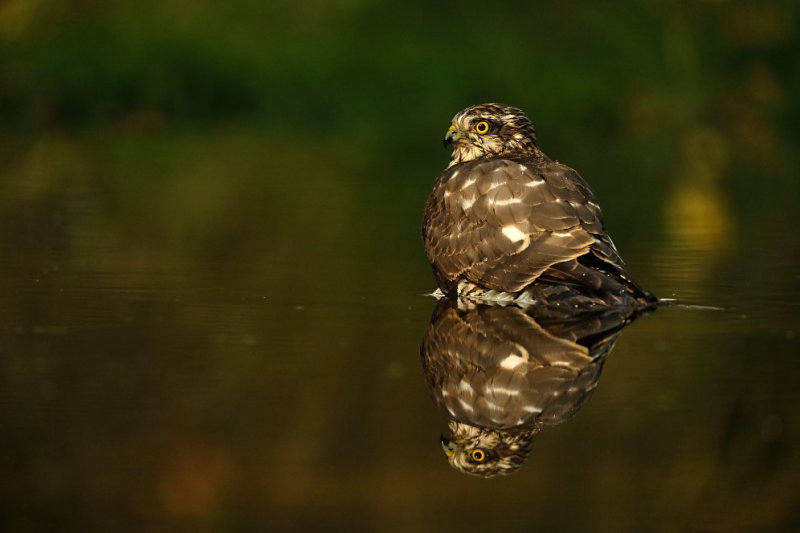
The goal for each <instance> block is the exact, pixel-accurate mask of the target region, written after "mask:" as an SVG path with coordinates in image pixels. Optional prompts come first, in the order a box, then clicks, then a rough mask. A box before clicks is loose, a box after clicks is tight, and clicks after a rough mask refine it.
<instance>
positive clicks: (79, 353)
mask: <svg viewBox="0 0 800 533" xmlns="http://www.w3.org/2000/svg"><path fill="white" fill-rule="evenodd" d="M249 138H250V136H249V135H239V134H237V133H235V132H234V133H232V134H228V135H227V136H226V135H222V136H220V137H218V138H216V139H214V141H213V142H214V143H215V144H214V148H213V150H207V148H208V146H205V145H204V144H203V143H205V142H208V141H204V140H198V138H193V137H191V136H190V137H189V138H180V139H179V140H177V141H176V140H174V139H173V140H167V141H165V140H163V139H161V140H156V141H152V142H151V141H142V140H136V139H133V140H132V139H129V138H126V137H125V135H122V136H120V138H118V139H116V140H114V141H113V142H112V141H108V140H106V139H94V138H93V139H88V140H87V139H84V140H69V139H65V138H59V137H55V138H47V139H39V140H36V141H32V142H30V143H23V142H18V143H16V144H14V146H13V148H14V150H13V151H9V153H14V154H15V155H14V156H6V159H7V161H6V163H7V165H6V176H5V178H4V181H3V183H2V185H0V195H1V196H2V198H1V199H0V202H1V203H0V254H1V255H0V358H1V361H2V362H1V363H0V364H1V365H2V366H0V424H2V428H3V429H2V433H3V436H2V438H1V439H0V446H1V447H2V454H0V491H2V504H0V505H1V506H2V507H1V509H2V511H1V512H0V520H1V523H0V525H2V528H3V529H4V530H9V531H35V530H47V531H53V530H61V529H76V530H82V531H115V530H142V529H145V530H150V529H155V530H174V529H175V528H179V529H186V530H191V531H212V530H213V531H216V530H287V529H288V530H292V529H294V530H296V529H303V528H307V529H332V528H343V529H345V530H347V529H349V530H365V529H366V530H385V531H434V530H437V531H438V530H441V529H442V528H447V529H458V528H466V529H468V530H469V529H472V528H475V529H489V530H499V529H503V530H507V531H530V530H554V529H557V530H578V529H581V530H592V531H620V530H639V531H641V530H655V531H675V530H690V531H709V530H711V531H730V530H762V531H763V530H768V531H779V530H782V531H791V530H793V529H796V528H797V527H800V489H799V488H798V481H797V480H798V478H800V455H798V453H797V447H798V445H800V414H798V413H800V392H799V390H798V387H797V383H799V382H800V362H799V361H798V358H799V357H800V350H799V349H798V338H797V336H798V335H800V331H798V325H799V324H800V322H799V321H798V319H800V290H798V288H800V274H798V272H799V271H798V267H800V257H799V256H798V252H797V251H798V244H797V240H796V238H795V237H794V236H793V235H792V233H791V231H783V232H770V233H769V234H761V235H759V236H758V238H752V236H753V233H752V232H750V233H748V232H747V231H744V226H746V225H747V222H748V221H749V220H753V219H758V218H759V217H762V216H763V217H767V216H769V213H768V212H767V211H766V209H765V208H764V209H762V208H763V207H764V206H762V205H761V204H758V203H757V200H754V202H756V203H755V204H754V205H752V206H751V207H750V208H749V209H751V210H750V211H746V212H740V211H737V209H736V208H733V207H732V205H731V203H732V201H731V200H730V198H728V197H726V195H725V194H724V191H722V190H720V189H719V188H715V187H713V186H709V187H707V188H703V186H701V187H700V188H699V189H697V188H693V187H692V186H691V185H686V186H682V185H681V184H677V185H676V186H675V187H674V190H673V193H672V194H671V195H668V196H665V197H664V198H663V199H662V201H663V205H658V206H652V209H636V210H631V209H625V210H623V209H619V211H624V212H623V213H620V214H617V215H615V214H614V212H615V210H616V209H617V208H620V207H624V206H625V205H626V204H625V203H624V202H620V201H616V200H614V196H615V194H616V192H618V191H619V190H622V188H623V187H624V185H620V184H609V183H605V184H602V183H601V187H600V189H601V190H600V191H599V196H600V199H601V202H602V203H603V205H604V208H605V210H606V217H607V219H608V223H609V229H610V230H611V233H612V236H613V237H614V239H615V241H616V242H617V245H618V247H619V248H620V251H621V253H622V255H623V257H624V258H625V259H626V260H627V265H628V269H629V271H630V272H631V273H632V275H633V276H634V278H635V279H636V280H637V281H638V282H639V283H640V284H641V285H642V286H643V287H645V288H647V289H649V290H652V291H653V292H654V293H655V294H657V295H658V296H661V297H671V298H677V299H678V300H680V301H681V302H684V303H686V304H688V305H687V306H676V307H669V308H662V309H659V310H657V311H656V312H654V313H651V314H648V315H646V316H641V317H638V318H636V320H635V321H634V322H633V323H632V324H630V325H629V326H627V327H625V328H624V329H614V328H613V327H611V328H610V329H609V328H608V327H607V326H602V325H601V326H599V327H601V331H606V332H609V331H610V333H609V334H610V335H611V336H612V337H613V339H611V340H609V339H608V338H605V337H602V336H601V337H597V336H596V335H595V336H594V337H593V339H594V341H598V340H600V341H605V344H601V345H599V347H600V348H601V349H602V350H603V352H602V354H601V355H602V360H601V361H600V364H599V367H600V368H599V367H598V366H597V365H595V366H591V365H589V366H587V367H586V368H585V369H584V370H585V372H584V371H583V370H582V371H581V372H584V373H583V374H581V376H583V377H582V378H581V379H582V380H583V381H581V383H582V384H583V385H582V386H583V387H584V389H585V390H587V391H589V393H587V394H586V395H583V394H581V395H579V397H577V398H574V399H573V400H574V401H572V403H569V405H559V406H550V408H549V409H550V411H546V412H547V413H548V414H549V416H550V422H552V423H549V424H547V427H545V428H544V429H542V431H541V432H539V433H537V434H536V435H535V436H534V438H533V441H532V444H531V447H530V456H529V457H528V458H527V460H526V461H525V462H524V464H522V465H521V467H520V468H519V470H518V471H516V472H515V473H513V474H511V475H508V476H500V477H495V478H491V479H480V478H476V477H471V476H466V475H464V474H463V473H461V472H459V471H457V470H455V469H453V468H452V467H451V466H450V465H449V464H448V460H447V457H446V456H445V454H444V453H443V449H442V444H441V443H440V435H441V434H443V433H444V434H447V432H448V427H447V426H448V416H446V412H447V409H446V405H445V404H446V401H444V400H443V399H442V398H441V397H440V396H437V393H436V391H435V390H433V388H432V387H431V386H430V380H429V379H428V376H427V374H426V368H427V366H426V365H427V364H429V360H427V359H426V357H429V356H430V353H431V352H430V347H431V338H432V337H431V335H436V334H440V335H445V334H446V335H450V336H451V337H453V338H459V335H460V334H453V333H452V331H453V329H452V328H453V327H455V326H453V325H452V324H449V325H448V324H447V323H445V322H443V317H444V314H443V313H447V312H451V315H450V318H453V317H456V318H457V310H452V309H450V310H448V309H444V310H442V308H441V307H440V308H439V309H438V310H437V302H436V300H435V299H433V298H431V297H430V296H426V294H427V293H429V292H430V291H431V290H432V289H433V288H434V281H433V277H432V275H431V273H430V271H429V268H428V266H427V265H426V263H425V259H424V254H423V251H422V245H421V242H420V240H419V233H418V231H419V223H420V218H421V210H422V204H423V201H424V198H425V196H426V195H427V193H428V190H429V188H430V185H431V182H432V176H434V175H435V174H436V172H437V170H436V168H437V167H436V166H434V165H435V164H437V163H435V160H434V164H430V162H429V161H425V162H423V163H422V164H420V165H419V166H418V167H415V168H414V172H415V173H416V174H418V175H419V178H414V179H413V180H409V179H407V180H406V181H404V182H400V181H399V180H398V181H392V182H391V183H390V182H388V181H387V179H388V178H386V177H385V176H380V175H379V173H377V172H376V169H377V167H378V162H374V161H373V162H368V163H363V164H362V163H358V162H353V161H358V159H359V158H358V157H357V154H356V155H354V156H353V158H352V159H347V157H345V156H339V159H338V160H336V161H337V165H338V166H335V167H331V168H328V167H326V168H325V169H323V170H319V169H318V168H316V167H314V172H311V169H312V162H309V161H304V160H302V158H300V159H297V160H296V164H297V165H298V166H299V167H300V173H301V174H304V175H306V176H309V177H308V179H307V180H306V181H305V182H304V183H303V184H302V186H301V185H298V184H297V183H293V182H292V180H289V179H286V180H282V179H277V178H275V176H286V171H285V169H281V168H280V167H279V166H277V164H276V163H275V161H274V159H272V158H269V157H268V156H266V155H261V152H260V151H259V149H257V146H259V142H258V140H255V141H247V140H246V139H249ZM248 142H250V145H247V143H248ZM148 143H149V144H148ZM162 144H167V145H168V146H166V147H163V148H162V147H161V146H162ZM243 144H244V145H245V146H244V148H243V147H242V145H243ZM248 146H250V147H249V148H248ZM237 150H238V151H237ZM205 152H208V153H213V157H212V155H207V154H206V155H204V153H205ZM334 152H335V150H331V154H333V153H334ZM243 153H246V156H247V157H243V156H242V154H243ZM284 153H285V152H284ZM175 154H178V155H175ZM231 154H233V155H231ZM286 155H287V157H291V156H292V154H291V153H288V154H286ZM329 155H330V154H329ZM133 161H135V162H136V164H135V165H132V164H129V163H131V162H133ZM443 161H444V157H442V158H441V161H440V162H439V163H438V164H443ZM370 165H372V166H370ZM305 170H307V171H308V172H305ZM582 172H583V173H584V175H587V177H589V180H590V181H592V180H591V178H590V173H588V172H586V171H585V170H582ZM375 176H379V177H378V178H376V177H375ZM134 178H135V179H134ZM381 180H383V181H381ZM370 185H375V188H370ZM617 188H619V189H617ZM605 198H609V201H608V202H606V201H605ZM656 212H657V213H661V215H659V217H660V218H658V222H657V223H656V222H653V219H654V218H655V215H654V214H653V213H656ZM788 218H789V215H788V214H787V215H786V216H785V217H782V216H778V217H777V218H775V220H774V226H773V227H778V222H780V221H781V220H784V219H788ZM615 220H616V221H617V223H616V226H615ZM642 226H644V228H645V229H648V231H642V230H641V227H642ZM653 227H655V228H656V229H652V228H653ZM767 227H769V225H767ZM637 228H638V229H637ZM650 229H652V231H650ZM495 312H496V313H499V314H500V315H503V316H500V317H491V320H489V318H487V317H486V316H483V317H478V318H477V320H484V321H485V322H487V323H490V322H492V321H494V322H498V321H499V323H502V324H506V323H508V324H511V323H514V322H515V321H521V322H522V323H524V324H527V326H525V327H528V328H529V329H531V330H532V331H533V330H535V332H536V335H540V336H542V335H544V336H547V335H549V333H552V331H551V329H548V326H547V325H543V324H536V323H535V322H534V325H531V323H530V320H529V317H526V316H525V315H524V314H520V313H519V312H517V311H514V310H505V311H504V310H497V311H495ZM453 313H455V314H453ZM475 319H476V317H469V316H467V317H465V315H463V314H462V316H461V318H460V319H459V320H473V321H474V320H475ZM592 327H598V326H597V325H594V326H592ZM603 327H605V328H606V329H602V328H603ZM443 328H444V329H443ZM448 328H449V329H448ZM537 328H538V329H537ZM590 330H591V328H590ZM443 331H444V332H445V333H442V332H443ZM592 331H594V330H592ZM437 332H438V333H437ZM561 334H563V335H567V336H569V335H573V337H572V338H573V339H574V338H580V337H581V335H583V336H585V335H586V333H585V332H584V331H583V330H581V331H580V332H578V333H575V332H574V331H573V332H570V331H566V332H565V331H561ZM548 338H550V337H548ZM551 340H552V339H551ZM594 341H593V342H594ZM553 342H556V343H558V342H562V341H553ZM564 342H566V341H564ZM584 344H586V345H591V343H584ZM562 345H563V342H562ZM612 345H613V346H612ZM573 346H578V344H575V343H573ZM562 347H563V346H562ZM611 347H613V351H611V350H610V348H611ZM421 348H422V355H423V357H421V355H420V354H421ZM573 352H574V350H573ZM573 352H570V351H569V350H566V352H565V353H572V354H573V355H572V356H571V357H573V359H574V361H583V359H581V357H583V356H581V354H577V355H575V354H574V353H573ZM426 361H428V363H426ZM576 364H577V363H576ZM600 370H602V372H600ZM584 389H582V390H584ZM437 404H439V405H437ZM443 405H444V408H443V409H440V407H441V406H443Z"/></svg>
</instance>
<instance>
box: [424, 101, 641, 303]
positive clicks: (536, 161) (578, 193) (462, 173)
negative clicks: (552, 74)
mask: <svg viewBox="0 0 800 533" xmlns="http://www.w3.org/2000/svg"><path fill="white" fill-rule="evenodd" d="M444 144H445V146H448V145H452V146H453V155H452V160H451V161H450V164H449V165H448V167H447V168H446V169H445V170H444V171H443V172H442V173H441V174H440V175H439V177H438V179H437V180H436V183H435V185H434V187H433V191H432V192H431V194H430V196H429V197H428V201H427V203H426V205H425V217H424V223H423V229H422V236H423V240H424V242H425V252H426V254H427V256H428V259H429V260H430V262H431V264H432V266H433V271H434V274H435V276H436V280H437V283H438V285H439V287H440V289H441V291H442V292H443V293H444V294H446V295H449V296H458V297H460V298H466V299H470V300H473V301H486V302H500V303H518V304H520V305H522V304H526V305H527V304H533V303H535V304H544V305H548V304H552V303H553V302H550V301H548V300H546V296H547V295H544V294H541V290H540V287H541V285H542V284H546V283H550V284H553V283H555V284H561V285H566V286H570V287H577V288H580V289H582V290H584V291H585V292H586V293H587V294H590V295H599V296H600V297H599V298H597V299H595V300H594V306H595V307H596V306H603V305H605V306H608V305H626V306H635V305H650V304H653V303H654V302H655V301H656V299H655V298H654V297H653V296H652V295H651V294H649V293H647V292H645V291H643V290H642V289H640V288H639V287H638V286H637V285H636V284H635V283H634V282H633V281H632V280H631V278H630V277H629V276H628V273H627V271H626V270H625V266H624V263H623V262H622V259H621V258H620V255H619V253H618V252H617V249H616V247H615V246H614V243H613V242H612V240H611V237H609V235H608V233H607V232H606V229H605V225H604V222H603V214H602V212H601V211H600V205H599V204H598V202H597V199H596V198H595V195H594V193H593V192H592V190H591V189H590V187H589V185H588V184H587V183H586V182H585V181H584V180H583V178H581V176H580V175H579V174H578V173H577V172H576V171H575V170H573V169H572V168H570V167H568V166H567V165H564V164H562V163H559V162H558V161H554V160H552V159H550V158H549V157H547V156H546V155H545V154H544V152H542V151H541V150H540V149H539V146H538V145H537V142H536V135H535V132H534V128H533V125H532V124H531V121H530V120H529V119H528V117H527V116H526V115H525V113H524V112H523V111H521V110H520V109H517V108H515V107H510V106H507V105H503V104H481V105H476V106H472V107H468V108H466V109H464V110H463V111H461V112H459V113H457V114H456V115H455V117H454V118H453V121H452V124H451V125H450V128H449V129H448V130H447V134H446V136H445V138H444Z"/></svg>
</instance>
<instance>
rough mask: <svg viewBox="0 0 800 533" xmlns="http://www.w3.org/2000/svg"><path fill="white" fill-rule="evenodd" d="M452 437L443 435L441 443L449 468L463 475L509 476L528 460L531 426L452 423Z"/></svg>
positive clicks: (534, 432)
mask: <svg viewBox="0 0 800 533" xmlns="http://www.w3.org/2000/svg"><path fill="white" fill-rule="evenodd" d="M449 427H450V432H451V433H452V438H450V437H445V436H442V437H441V438H440V443H441V445H442V449H443V450H444V453H445V455H446V456H447V460H448V461H449V462H450V466H452V467H453V468H455V469H456V470H460V471H461V472H464V473H465V474H471V475H474V476H480V477H492V476H496V475H504V474H511V473H512V472H516V471H517V470H519V468H520V467H521V466H522V464H523V463H524V462H525V460H526V459H527V458H528V456H529V455H530V453H531V447H532V445H533V438H534V436H535V435H536V433H537V432H538V430H537V429H536V428H534V427H525V428H523V427H520V428H511V429H488V428H481V427H477V426H472V425H469V424H464V423H462V422H457V421H455V420H451V421H450V424H449Z"/></svg>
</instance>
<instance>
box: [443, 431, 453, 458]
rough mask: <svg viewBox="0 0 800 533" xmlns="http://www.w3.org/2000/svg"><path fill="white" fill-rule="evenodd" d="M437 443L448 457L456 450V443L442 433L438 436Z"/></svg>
mask: <svg viewBox="0 0 800 533" xmlns="http://www.w3.org/2000/svg"><path fill="white" fill-rule="evenodd" d="M439 443H440V444H441V445H442V450H444V454H445V455H446V456H447V457H450V456H451V455H453V452H455V451H456V444H455V443H454V442H453V441H451V440H450V439H448V438H447V437H445V436H444V435H440V436H439Z"/></svg>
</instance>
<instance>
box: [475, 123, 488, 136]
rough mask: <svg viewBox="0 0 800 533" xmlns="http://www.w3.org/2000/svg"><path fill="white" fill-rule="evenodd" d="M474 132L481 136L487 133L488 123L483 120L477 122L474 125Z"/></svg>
mask: <svg viewBox="0 0 800 533" xmlns="http://www.w3.org/2000/svg"><path fill="white" fill-rule="evenodd" d="M475 131H477V132H478V133H480V134H481V135H483V134H484V133H486V132H487V131H489V123H488V122H486V121H485V120H483V121H481V122H478V123H477V124H475Z"/></svg>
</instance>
